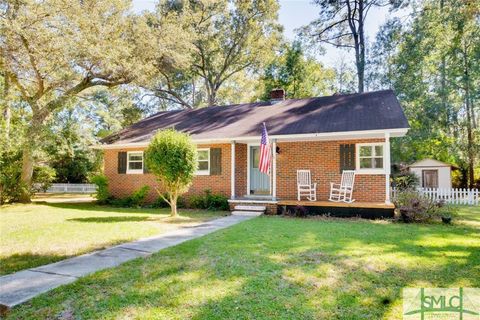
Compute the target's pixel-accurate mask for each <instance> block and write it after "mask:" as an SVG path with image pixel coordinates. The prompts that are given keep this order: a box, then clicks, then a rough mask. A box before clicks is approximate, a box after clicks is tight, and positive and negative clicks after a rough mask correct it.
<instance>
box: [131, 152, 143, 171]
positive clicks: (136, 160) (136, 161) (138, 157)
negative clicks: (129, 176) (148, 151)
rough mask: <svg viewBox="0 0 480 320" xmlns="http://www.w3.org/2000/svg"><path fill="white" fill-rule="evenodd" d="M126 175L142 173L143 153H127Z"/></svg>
mask: <svg viewBox="0 0 480 320" xmlns="http://www.w3.org/2000/svg"><path fill="white" fill-rule="evenodd" d="M127 173H137V174H138V173H143V151H129V152H128V153H127Z"/></svg>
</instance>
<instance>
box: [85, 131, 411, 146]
mask: <svg viewBox="0 0 480 320" xmlns="http://www.w3.org/2000/svg"><path fill="white" fill-rule="evenodd" d="M408 129H409V128H398V129H380V130H361V131H360V130H359V131H343V132H321V133H305V134H290V135H270V136H269V138H270V139H276V140H277V142H295V141H321V140H327V141H328V140H351V139H365V138H366V139H375V138H385V133H389V134H390V137H403V136H404V135H405V134H406V133H407V132H408ZM260 138H261V137H260V136H250V137H233V138H218V139H195V138H194V139H192V140H193V142H195V143H196V144H213V143H230V142H232V141H236V142H240V143H248V142H252V141H259V140H260ZM148 144H149V142H134V143H122V144H121V143H117V144H98V145H94V146H92V148H94V149H120V148H142V147H147V146H148Z"/></svg>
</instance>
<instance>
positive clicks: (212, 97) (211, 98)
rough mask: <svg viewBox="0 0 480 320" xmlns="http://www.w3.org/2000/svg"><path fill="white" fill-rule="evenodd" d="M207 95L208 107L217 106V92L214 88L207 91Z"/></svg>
mask: <svg viewBox="0 0 480 320" xmlns="http://www.w3.org/2000/svg"><path fill="white" fill-rule="evenodd" d="M207 94H208V106H209V107H213V106H215V105H216V104H217V90H215V88H209V89H208V90H207Z"/></svg>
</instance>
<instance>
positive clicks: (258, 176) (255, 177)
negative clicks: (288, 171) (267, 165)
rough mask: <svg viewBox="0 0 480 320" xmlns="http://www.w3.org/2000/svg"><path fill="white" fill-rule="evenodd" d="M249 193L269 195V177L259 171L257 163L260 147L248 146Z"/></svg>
mask: <svg viewBox="0 0 480 320" xmlns="http://www.w3.org/2000/svg"><path fill="white" fill-rule="evenodd" d="M248 162H249V166H250V186H249V188H250V189H249V190H250V194H251V195H269V194H270V177H269V176H268V175H266V174H265V173H262V172H260V170H259V169H258V165H259V162H260V147H259V146H250V159H249V161H248Z"/></svg>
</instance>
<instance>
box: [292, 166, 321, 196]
mask: <svg viewBox="0 0 480 320" xmlns="http://www.w3.org/2000/svg"><path fill="white" fill-rule="evenodd" d="M297 196H298V197H297V198H298V201H300V199H301V197H302V196H306V198H307V199H308V200H309V201H317V184H316V183H313V184H312V179H311V175H310V170H297Z"/></svg>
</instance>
